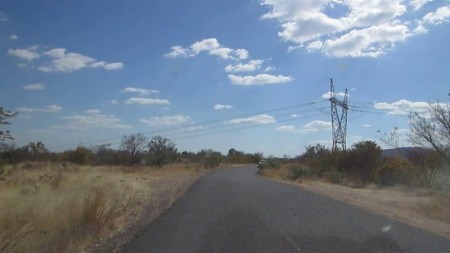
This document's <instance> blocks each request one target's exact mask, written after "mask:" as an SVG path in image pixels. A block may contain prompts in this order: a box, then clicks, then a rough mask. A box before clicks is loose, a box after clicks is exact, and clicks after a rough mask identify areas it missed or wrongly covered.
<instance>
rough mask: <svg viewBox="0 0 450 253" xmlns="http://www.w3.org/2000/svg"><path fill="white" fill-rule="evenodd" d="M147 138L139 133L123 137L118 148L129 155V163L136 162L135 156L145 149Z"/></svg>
mask: <svg viewBox="0 0 450 253" xmlns="http://www.w3.org/2000/svg"><path fill="white" fill-rule="evenodd" d="M146 141H147V137H146V136H145V135H143V134H141V133H135V134H130V135H128V136H127V135H124V136H123V137H122V142H121V144H120V146H121V147H122V148H123V149H125V150H126V151H128V153H129V154H130V155H131V163H135V162H137V159H136V158H137V155H138V153H139V151H142V150H143V149H144V147H145V144H146Z"/></svg>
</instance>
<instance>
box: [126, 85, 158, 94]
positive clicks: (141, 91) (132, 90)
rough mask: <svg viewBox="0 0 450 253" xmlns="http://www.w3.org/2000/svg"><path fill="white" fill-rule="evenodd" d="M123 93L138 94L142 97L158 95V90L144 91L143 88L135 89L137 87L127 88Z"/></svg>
mask: <svg viewBox="0 0 450 253" xmlns="http://www.w3.org/2000/svg"><path fill="white" fill-rule="evenodd" d="M122 92H125V93H137V94H139V95H142V96H146V95H150V94H158V93H159V91H158V90H149V89H142V88H135V87H127V88H125V89H123V90H122Z"/></svg>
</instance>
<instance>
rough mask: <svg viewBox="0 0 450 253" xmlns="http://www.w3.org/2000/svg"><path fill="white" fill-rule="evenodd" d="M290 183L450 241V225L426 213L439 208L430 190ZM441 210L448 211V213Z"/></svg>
mask: <svg viewBox="0 0 450 253" xmlns="http://www.w3.org/2000/svg"><path fill="white" fill-rule="evenodd" d="M277 181H281V182H286V181H282V180H277ZM290 184H295V185H297V186H299V187H300V188H302V189H304V190H306V191H309V192H313V193H317V194H319V195H322V196H326V197H330V198H333V199H336V200H339V201H342V202H345V203H347V204H350V205H354V206H357V207H360V208H363V209H365V210H368V211H370V212H373V213H376V214H380V215H383V216H386V217H389V218H392V219H395V220H398V221H401V222H403V223H406V224H409V225H411V226H414V227H417V228H421V229H424V230H427V231H430V232H432V233H435V234H438V235H441V236H445V237H447V238H450V222H448V221H447V220H443V219H437V218H433V217H432V216H433V212H435V211H437V210H431V211H430V210H428V212H426V211H424V207H431V208H438V207H434V205H433V202H435V201H438V199H437V197H436V196H434V195H435V194H434V193H432V192H431V191H427V190H418V189H407V188H401V187H388V188H377V187H376V186H369V187H366V188H361V189H355V188H350V187H346V186H341V185H335V184H330V183H327V182H322V181H317V180H304V181H302V182H290ZM447 198H448V196H447ZM447 207H448V206H447ZM448 208H450V207H448ZM448 208H447V209H448ZM428 209H429V208H428ZM439 211H440V212H443V211H445V212H447V211H448V210H439Z"/></svg>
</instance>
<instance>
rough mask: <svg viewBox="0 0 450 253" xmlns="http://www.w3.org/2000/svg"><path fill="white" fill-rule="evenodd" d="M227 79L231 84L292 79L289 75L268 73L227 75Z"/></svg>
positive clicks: (252, 83) (261, 83) (246, 84)
mask: <svg viewBox="0 0 450 253" xmlns="http://www.w3.org/2000/svg"><path fill="white" fill-rule="evenodd" d="M228 79H230V81H231V83H232V84H235V85H244V86H250V85H265V84H278V83H287V82H290V81H292V80H293V78H292V77H290V76H283V75H269V74H258V75H254V76H238V75H228Z"/></svg>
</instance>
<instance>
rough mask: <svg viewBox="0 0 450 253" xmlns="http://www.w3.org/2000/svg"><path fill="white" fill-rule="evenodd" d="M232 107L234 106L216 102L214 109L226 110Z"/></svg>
mask: <svg viewBox="0 0 450 253" xmlns="http://www.w3.org/2000/svg"><path fill="white" fill-rule="evenodd" d="M231 108H233V106H231V105H222V104H216V105H215V106H214V110H226V109H231Z"/></svg>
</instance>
